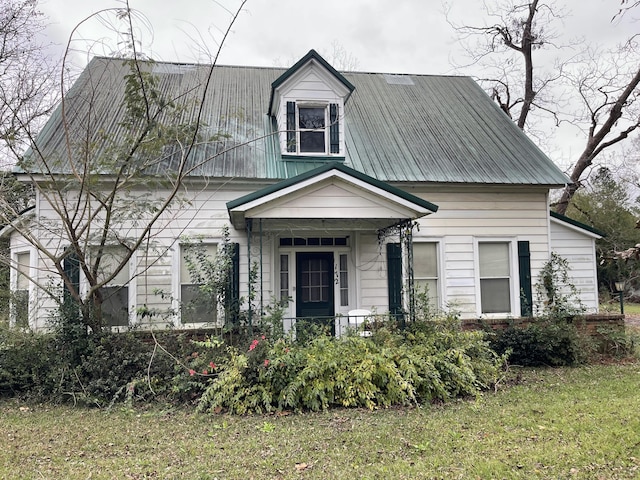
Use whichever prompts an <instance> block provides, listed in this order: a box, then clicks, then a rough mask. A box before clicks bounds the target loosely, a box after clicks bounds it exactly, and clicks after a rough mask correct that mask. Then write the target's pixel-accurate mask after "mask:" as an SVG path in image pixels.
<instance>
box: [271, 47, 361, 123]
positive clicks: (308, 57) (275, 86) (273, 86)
mask: <svg viewBox="0 0 640 480" xmlns="http://www.w3.org/2000/svg"><path fill="white" fill-rule="evenodd" d="M312 60H315V61H316V62H318V63H319V64H320V65H322V67H324V68H325V69H326V70H327V71H328V72H329V73H330V74H331V75H333V76H334V77H335V78H336V79H337V80H338V81H339V82H340V83H342V84H343V85H344V86H345V87H346V88H347V90H348V91H349V92H353V91H354V90H355V88H356V87H354V86H353V84H352V83H351V82H349V80H347V79H346V78H344V76H343V75H342V74H341V73H340V72H338V71H337V70H336V69H335V68H333V67H332V66H331V65H330V64H329V63H328V62H327V61H326V60H325V59H324V58H322V56H321V55H320V54H319V53H318V52H316V51H315V50H313V49H311V50H309V53H307V54H306V55H305V56H304V57H302V58H301V59H300V60H298V61H297V62H296V63H295V65H293V66H292V67H291V68H289V69H288V70H287V71H286V72H284V73H283V74H282V75H280V76H279V77H278V78H276V79H275V80H274V81H273V83H271V97H270V98H269V112H268V114H269V115H273V98H274V95H275V91H276V90H277V89H278V88H279V87H280V86H281V85H282V84H283V83H285V82H286V81H287V80H288V79H289V78H291V77H292V76H293V75H294V74H295V73H296V72H297V71H298V70H300V69H301V68H302V67H303V66H305V65H306V64H307V63H308V62H310V61H312Z"/></svg>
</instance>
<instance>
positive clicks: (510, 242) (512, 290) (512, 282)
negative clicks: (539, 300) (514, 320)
mask: <svg viewBox="0 0 640 480" xmlns="http://www.w3.org/2000/svg"><path fill="white" fill-rule="evenodd" d="M482 243H502V244H507V247H508V258H509V305H510V309H511V311H509V312H498V313H482V293H481V288H480V279H481V277H480V244H482ZM516 244H517V238H515V237H476V238H474V265H475V268H474V270H475V295H476V315H477V316H478V318H509V317H519V316H520V302H519V301H517V300H518V295H517V289H518V283H519V282H518V277H517V274H518V272H517V265H518V256H517V255H518V250H517V245H516Z"/></svg>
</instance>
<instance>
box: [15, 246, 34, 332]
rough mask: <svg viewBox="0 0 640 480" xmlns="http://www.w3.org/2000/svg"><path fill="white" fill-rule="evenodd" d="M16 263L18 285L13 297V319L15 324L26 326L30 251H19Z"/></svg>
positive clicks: (27, 318) (27, 320)
mask: <svg viewBox="0 0 640 480" xmlns="http://www.w3.org/2000/svg"><path fill="white" fill-rule="evenodd" d="M16 264H17V265H16V286H15V290H14V294H13V298H12V307H13V308H12V316H13V319H12V320H13V324H14V325H15V326H18V327H26V326H28V325H29V275H30V272H29V270H30V268H31V255H30V253H29V252H20V253H18V254H17V255H16Z"/></svg>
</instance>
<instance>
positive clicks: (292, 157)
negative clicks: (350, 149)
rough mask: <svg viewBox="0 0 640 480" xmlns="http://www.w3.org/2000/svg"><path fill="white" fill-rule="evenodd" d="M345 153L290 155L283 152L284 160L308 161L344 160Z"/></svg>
mask: <svg viewBox="0 0 640 480" xmlns="http://www.w3.org/2000/svg"><path fill="white" fill-rule="evenodd" d="M344 159H345V157H344V155H290V154H282V160H286V161H295V162H299V161H307V162H318V161H321V162H344Z"/></svg>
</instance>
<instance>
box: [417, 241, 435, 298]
mask: <svg viewBox="0 0 640 480" xmlns="http://www.w3.org/2000/svg"><path fill="white" fill-rule="evenodd" d="M413 280H414V285H415V289H416V292H418V293H421V292H424V291H426V293H427V295H428V298H429V305H431V306H432V307H435V308H437V307H438V306H439V305H440V297H439V291H438V288H439V285H438V244H437V243H436V242H415V243H414V244H413Z"/></svg>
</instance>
